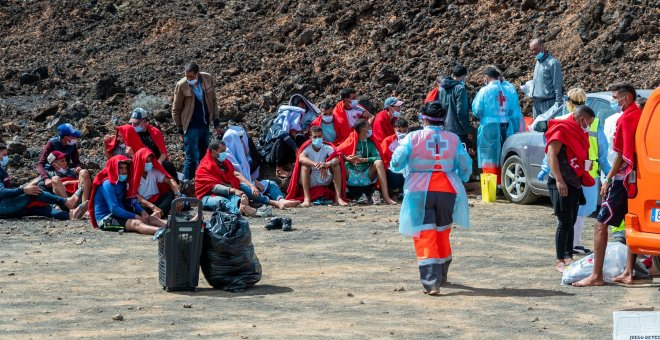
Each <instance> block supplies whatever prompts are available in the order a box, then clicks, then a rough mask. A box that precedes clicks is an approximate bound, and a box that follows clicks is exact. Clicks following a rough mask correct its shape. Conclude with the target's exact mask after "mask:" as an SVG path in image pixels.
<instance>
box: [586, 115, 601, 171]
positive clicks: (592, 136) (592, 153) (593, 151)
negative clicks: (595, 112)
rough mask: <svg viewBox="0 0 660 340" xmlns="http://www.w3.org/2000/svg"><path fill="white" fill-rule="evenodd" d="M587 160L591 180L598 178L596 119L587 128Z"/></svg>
mask: <svg viewBox="0 0 660 340" xmlns="http://www.w3.org/2000/svg"><path fill="white" fill-rule="evenodd" d="M589 160H590V161H591V164H592V165H591V171H589V174H591V176H592V177H593V178H598V176H599V173H600V166H599V165H598V118H594V122H593V123H591V127H590V128H589Z"/></svg>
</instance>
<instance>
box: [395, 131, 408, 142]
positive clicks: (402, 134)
mask: <svg viewBox="0 0 660 340" xmlns="http://www.w3.org/2000/svg"><path fill="white" fill-rule="evenodd" d="M406 135H407V133H403V132H397V133H396V139H398V140H401V139H404V138H405V137H406Z"/></svg>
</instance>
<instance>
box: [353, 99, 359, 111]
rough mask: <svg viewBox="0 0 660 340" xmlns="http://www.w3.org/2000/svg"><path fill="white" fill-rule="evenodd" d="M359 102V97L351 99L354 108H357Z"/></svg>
mask: <svg viewBox="0 0 660 340" xmlns="http://www.w3.org/2000/svg"><path fill="white" fill-rule="evenodd" d="M358 104H360V102H359V101H358V100H357V99H355V100H351V108H352V109H357V107H358Z"/></svg>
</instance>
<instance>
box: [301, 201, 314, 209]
mask: <svg viewBox="0 0 660 340" xmlns="http://www.w3.org/2000/svg"><path fill="white" fill-rule="evenodd" d="M310 205H312V203H311V202H310V201H307V200H305V201H303V202H302V203H300V207H301V208H307V207H309V206H310Z"/></svg>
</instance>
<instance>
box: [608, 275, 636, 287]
mask: <svg viewBox="0 0 660 340" xmlns="http://www.w3.org/2000/svg"><path fill="white" fill-rule="evenodd" d="M612 282H616V283H623V284H625V285H631V284H633V278H632V272H630V273H626V272H623V274H621V275H619V276H615V277H613V278H612Z"/></svg>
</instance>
